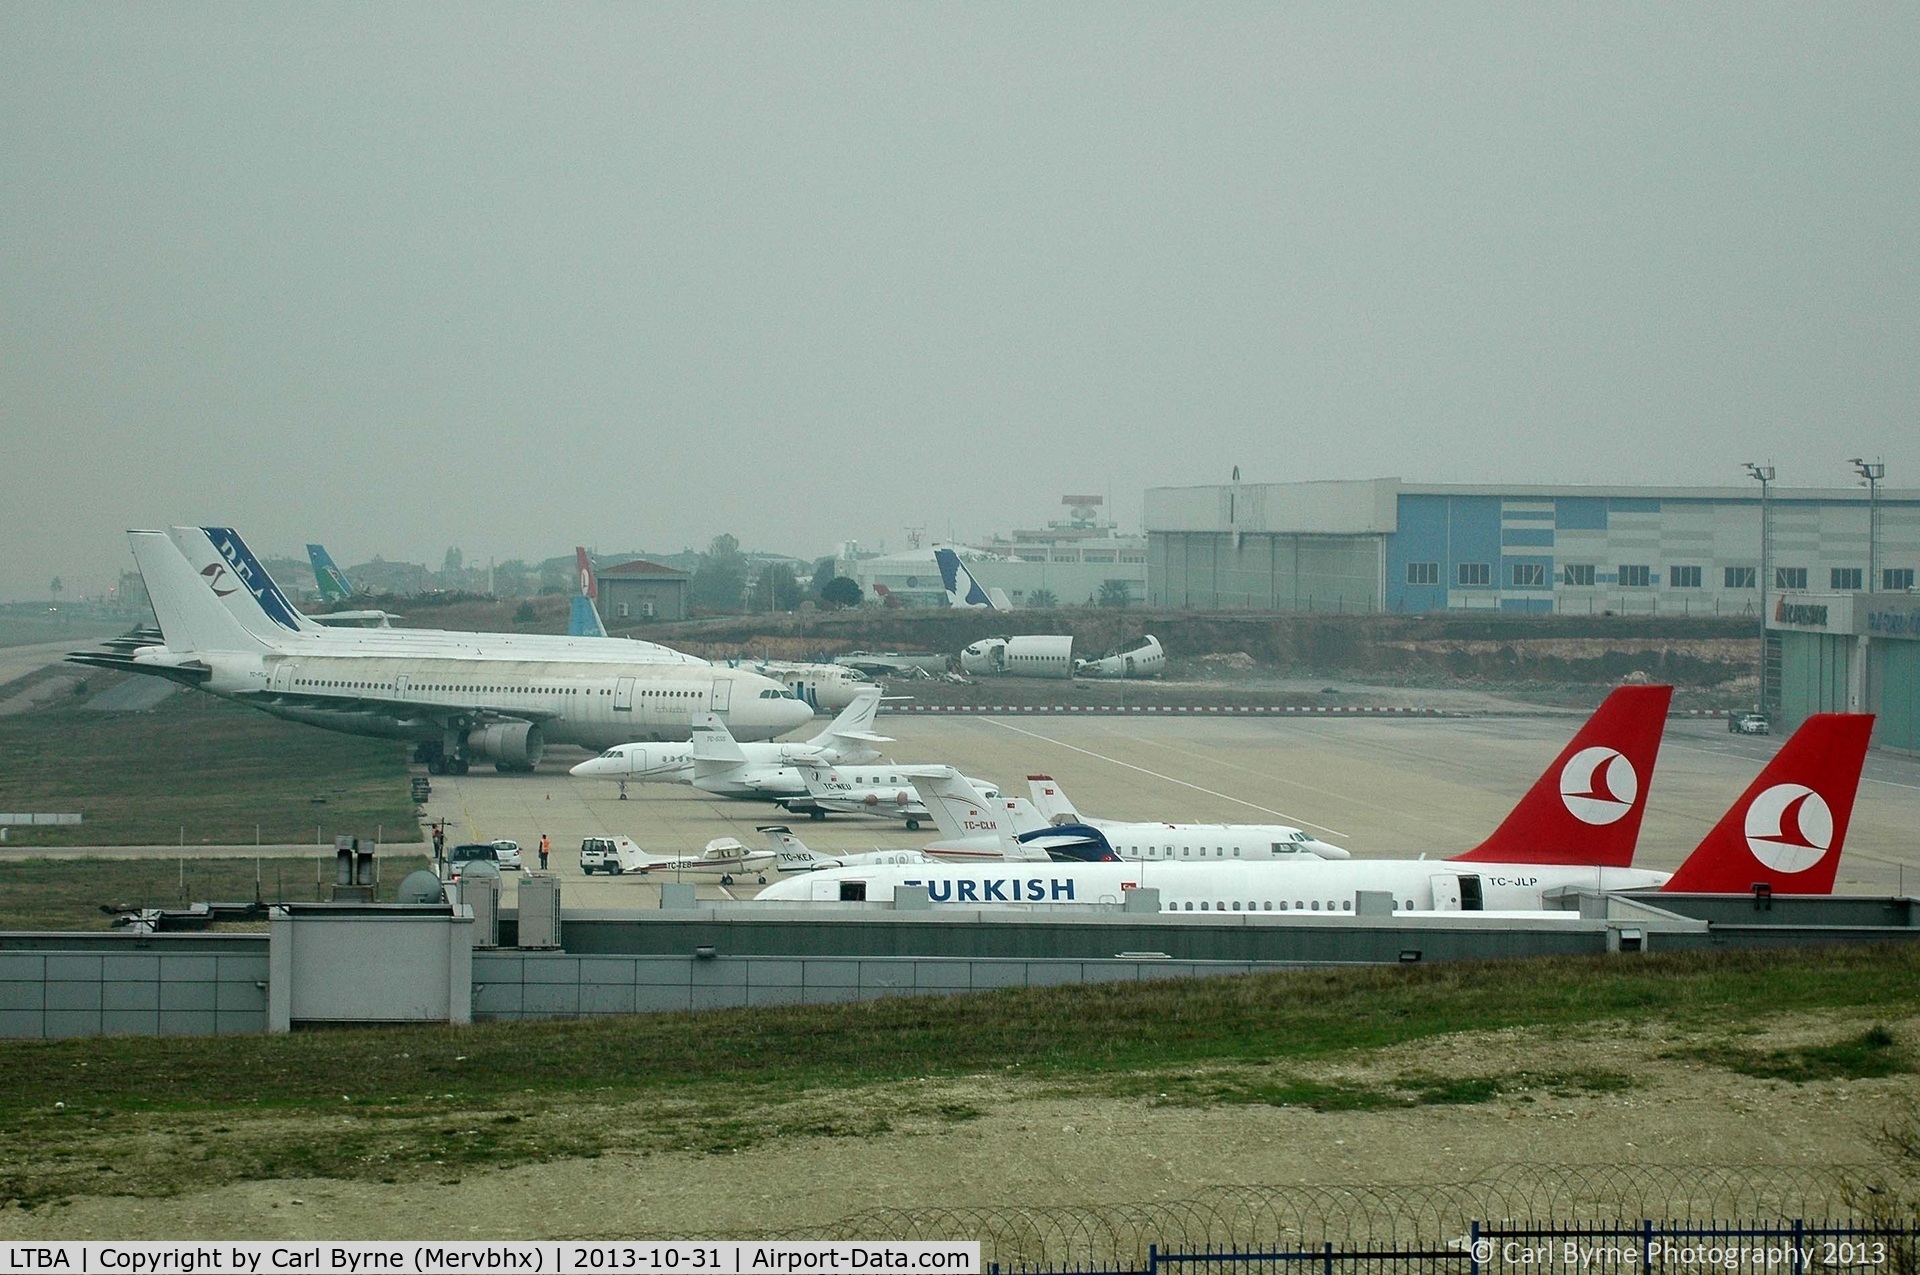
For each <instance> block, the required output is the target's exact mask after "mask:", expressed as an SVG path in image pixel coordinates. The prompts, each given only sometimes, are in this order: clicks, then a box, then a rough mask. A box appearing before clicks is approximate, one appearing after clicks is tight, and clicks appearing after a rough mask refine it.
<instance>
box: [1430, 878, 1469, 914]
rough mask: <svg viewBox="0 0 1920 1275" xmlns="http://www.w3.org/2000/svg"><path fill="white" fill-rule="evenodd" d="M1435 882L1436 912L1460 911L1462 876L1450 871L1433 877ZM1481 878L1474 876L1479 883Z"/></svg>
mask: <svg viewBox="0 0 1920 1275" xmlns="http://www.w3.org/2000/svg"><path fill="white" fill-rule="evenodd" d="M1431 880H1432V883H1433V910H1434V911H1436V912H1458V911H1459V910H1460V878H1459V877H1457V876H1455V875H1454V874H1453V873H1451V872H1448V873H1445V874H1442V875H1436V876H1434V877H1433V878H1431ZM1479 883H1480V879H1479V878H1478V877H1475V878H1474V884H1475V885H1478V884H1479Z"/></svg>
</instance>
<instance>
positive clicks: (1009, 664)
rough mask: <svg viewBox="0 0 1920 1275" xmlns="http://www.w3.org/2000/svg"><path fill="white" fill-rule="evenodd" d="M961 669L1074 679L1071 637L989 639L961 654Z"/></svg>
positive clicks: (995, 673)
mask: <svg viewBox="0 0 1920 1275" xmlns="http://www.w3.org/2000/svg"><path fill="white" fill-rule="evenodd" d="M960 669H961V671H962V672H966V673H984V674H987V675H990V676H1001V677H1072V676H1073V637H1072V635H1071V634H1036V635H1031V636H1026V637H989V638H981V639H980V640H979V641H978V642H970V643H968V644H967V645H966V646H965V647H964V648H962V649H961V651H960Z"/></svg>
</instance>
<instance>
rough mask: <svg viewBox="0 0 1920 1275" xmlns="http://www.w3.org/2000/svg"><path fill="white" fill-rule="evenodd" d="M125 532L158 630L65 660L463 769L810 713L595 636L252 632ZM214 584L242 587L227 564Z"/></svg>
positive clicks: (171, 549) (752, 735)
mask: <svg viewBox="0 0 1920 1275" xmlns="http://www.w3.org/2000/svg"><path fill="white" fill-rule="evenodd" d="M127 538H128V540H129V542H130V544H131V546H132V549H133V556H134V561H135V563H136V564H137V565H138V566H139V569H140V575H141V578H142V579H143V580H144V581H145V583H146V587H147V594H148V597H149V599H150V600H151V601H152V603H153V608H154V614H155V615H156V616H157V617H158V618H159V621H160V632H161V637H162V639H163V644H161V645H147V646H140V647H136V648H134V649H132V650H125V649H120V648H117V647H114V646H111V645H109V646H108V647H107V648H106V649H103V650H97V651H76V652H74V653H72V654H70V655H69V656H68V657H67V659H68V660H69V661H71V662H73V663H76V664H86V665H91V666H93V667H96V668H110V669H115V670H119V671H123V672H128V673H141V674H146V675H149V676H155V677H164V678H167V679H169V680H172V681H175V682H179V683H182V684H184V685H186V686H190V687H193V688H194V689H196V690H201V691H205V692H207V693H209V694H212V695H217V696H220V697H221V698H224V699H231V700H233V701H235V702H237V703H242V704H246V705H248V706H249V707H252V708H257V709H259V710H261V711H262V712H266V713H270V714H272V715H273V716H276V717H283V718H286V719H288V720H290V721H297V722H304V723H306V724H308V725H313V726H320V727H324V728H326V729H329V730H336V731H341V732H344V733H346V734H352V735H371V736H376V737H379V738H386V739H402V740H407V741H409V742H412V743H413V744H414V745H415V746H416V755H417V756H418V757H419V758H420V759H421V760H423V761H425V762H426V763H427V764H428V767H429V769H430V770H433V771H435V773H445V772H446V771H448V770H452V771H453V772H455V773H465V772H466V770H467V768H468V766H469V765H470V764H471V763H472V762H474V761H491V762H493V763H494V765H495V767H496V768H497V769H501V770H523V771H524V770H531V769H532V768H533V767H534V766H535V765H537V764H538V763H539V761H540V759H541V757H542V755H543V754H544V753H545V751H546V747H547V745H548V744H549V743H559V744H577V745H581V746H583V747H589V748H593V749H595V750H599V749H603V748H606V747H608V746H609V745H611V744H615V743H618V742H621V741H623V740H633V739H649V738H651V739H679V738H683V737H685V735H686V733H687V731H688V729H689V727H690V725H691V723H692V720H693V718H694V716H695V715H696V714H703V713H708V712H712V713H717V714H719V715H720V716H722V717H724V718H725V719H726V721H727V723H728V725H729V727H730V728H731V729H732V730H733V731H734V732H735V734H736V735H738V736H740V737H743V738H746V739H750V740H760V739H769V738H771V737H773V736H775V735H778V734H781V733H782V732H784V731H788V730H792V729H793V728H794V727H796V726H798V725H800V724H801V723H802V722H805V721H807V720H809V719H810V718H811V717H812V715H813V714H812V711H811V710H810V709H808V707H807V706H806V705H805V704H802V703H801V702H800V701H798V700H796V699H795V698H793V694H792V692H790V691H788V690H787V689H786V688H784V687H782V686H781V685H779V683H777V682H773V681H770V680H768V679H767V678H764V677H761V676H759V675H758V674H756V673H748V672H745V671H744V670H740V669H724V668H713V667H710V666H707V665H704V664H701V665H692V664H681V663H662V662H654V663H646V662H640V661H628V660H621V659H619V658H617V657H615V656H614V655H612V654H611V653H607V652H605V650H604V648H602V651H601V653H599V656H598V658H590V657H582V656H574V657H570V658H536V657H532V656H528V655H524V654H510V653H505V652H489V651H486V650H485V649H481V650H476V649H475V646H477V645H480V644H469V646H468V647H467V648H466V649H465V650H463V649H461V648H460V646H459V645H457V644H443V645H439V646H436V645H434V644H432V643H420V644H418V645H416V646H413V647H411V648H409V647H407V646H404V645H402V646H394V645H391V644H385V645H368V646H358V645H356V644H357V643H360V642H364V641H366V640H367V639H370V638H373V637H375V636H377V634H378V631H377V630H356V631H350V632H349V631H321V632H318V633H305V634H303V633H301V632H297V631H286V632H284V634H283V635H280V636H270V637H269V636H262V635H261V634H260V633H257V632H253V631H250V630H249V629H248V628H247V627H245V626H244V625H243V624H242V623H241V621H240V620H239V619H237V618H236V617H235V614H234V612H233V611H231V610H229V609H228V607H227V605H224V604H223V602H227V601H230V600H231V599H230V598H229V599H222V598H220V597H219V596H217V593H218V590H219V589H220V588H222V587H223V581H222V579H221V578H218V577H211V576H206V575H203V574H201V573H200V572H197V571H196V570H195V569H194V568H193V567H192V566H191V565H190V564H189V563H188V561H187V559H186V558H184V557H182V556H181V554H180V551H179V550H178V549H177V548H175V546H174V542H173V541H172V540H171V539H170V538H169V537H168V535H167V533H165V532H160V531H133V532H129V533H128V537H127ZM224 587H225V588H226V589H227V592H228V593H229V594H234V593H238V592H241V590H240V589H238V587H237V585H236V584H235V583H234V582H233V581H232V580H231V578H226V580H225V583H224ZM389 632H394V631H389ZM473 636H474V637H476V638H484V637H485V636H486V635H473ZM582 640H584V639H582Z"/></svg>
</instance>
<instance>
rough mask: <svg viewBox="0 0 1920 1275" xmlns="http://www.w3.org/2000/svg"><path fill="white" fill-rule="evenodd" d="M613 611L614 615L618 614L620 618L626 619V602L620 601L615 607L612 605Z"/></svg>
mask: <svg viewBox="0 0 1920 1275" xmlns="http://www.w3.org/2000/svg"><path fill="white" fill-rule="evenodd" d="M613 612H614V614H615V615H617V616H619V617H620V618H621V619H623V620H624V619H626V618H627V604H626V603H624V602H622V603H620V604H619V605H618V606H616V607H614V608H613Z"/></svg>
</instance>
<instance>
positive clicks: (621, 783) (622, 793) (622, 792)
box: [620, 779, 627, 801]
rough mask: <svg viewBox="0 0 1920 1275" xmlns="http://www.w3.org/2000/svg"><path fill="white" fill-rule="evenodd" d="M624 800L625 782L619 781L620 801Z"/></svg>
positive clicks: (625, 792)
mask: <svg viewBox="0 0 1920 1275" xmlns="http://www.w3.org/2000/svg"><path fill="white" fill-rule="evenodd" d="M626 799H627V781H626V780H624V779H622V780H621V781H620V800H622V801H625V800H626Z"/></svg>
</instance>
